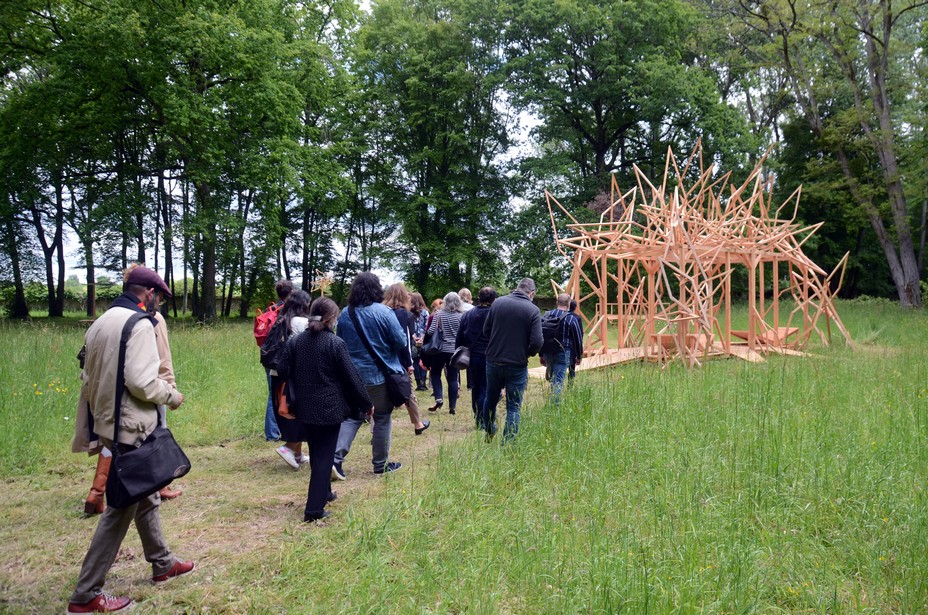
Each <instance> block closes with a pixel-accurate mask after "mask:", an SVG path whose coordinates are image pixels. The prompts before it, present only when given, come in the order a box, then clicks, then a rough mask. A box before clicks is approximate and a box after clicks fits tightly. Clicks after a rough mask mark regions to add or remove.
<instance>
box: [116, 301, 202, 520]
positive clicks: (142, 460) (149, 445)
mask: <svg viewBox="0 0 928 615" xmlns="http://www.w3.org/2000/svg"><path fill="white" fill-rule="evenodd" d="M147 317H148V315H147V314H141V313H139V314H133V315H132V316H130V317H129V320H128V321H126V324H125V326H124V327H123V328H122V337H121V338H120V340H119V364H118V367H117V370H118V371H117V374H116V413H115V417H114V420H115V423H114V425H113V462H112V466H110V475H109V477H107V479H106V503H107V504H109V505H110V506H112V507H113V508H127V507H129V506H132V505H133V504H135V503H136V502H138V501H139V500H141V499H143V498H146V497H148V496H149V495H151V494H152V493H154V492H156V491H159V490H161V488H162V487H167V486H168V485H169V484H170V483H171V481H173V480H174V479H175V478H180V477H181V476H184V475H185V474H187V472H189V471H190V460H189V459H188V458H187V455H185V454H184V451H183V450H181V448H180V446H179V445H178V444H177V442H176V441H175V440H174V436H173V435H172V434H171V432H170V430H169V429H168V428H167V427H160V426H159V427H157V428H155V430H154V431H153V432H152V433H151V435H149V436H148V437H147V438H145V439H144V440H143V441H142V443H141V444H140V445H139V446H138V448H135V449H132V450H130V451H125V452H122V453H120V452H119V449H120V448H122V447H121V446H120V445H119V419H120V414H121V412H120V410H121V407H122V393H123V389H124V388H125V383H126V381H125V373H124V371H125V367H126V342H128V340H129V335H130V334H131V333H132V329H133V328H134V327H135V325H136V323H138V321H139V320H141V319H143V318H147ZM158 424H159V425H160V424H161V421H159V423H158Z"/></svg>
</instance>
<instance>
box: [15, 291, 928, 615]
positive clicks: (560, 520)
mask: <svg viewBox="0 0 928 615" xmlns="http://www.w3.org/2000/svg"><path fill="white" fill-rule="evenodd" d="M839 311H840V313H841V315H842V317H843V319H844V322H845V324H846V325H847V326H848V328H849V329H850V330H851V332H852V335H853V336H854V338H855V340H856V342H855V345H856V346H857V348H856V349H849V348H846V347H844V345H843V343H837V344H835V345H834V346H833V347H831V348H829V349H824V348H821V347H813V348H812V349H811V356H808V357H805V358H792V357H789V358H784V357H777V356H771V357H769V359H768V361H767V362H766V363H763V364H749V363H744V362H741V361H737V360H719V361H710V362H708V363H707V364H706V365H704V366H703V367H701V368H698V369H694V370H687V369H685V368H683V367H682V366H680V365H677V364H671V365H669V366H666V367H664V368H661V367H660V366H657V365H650V364H631V365H626V366H621V367H617V368H614V369H610V370H606V371H600V372H584V373H581V374H579V375H578V378H577V380H576V381H575V382H574V383H573V385H572V386H571V388H570V389H569V391H568V393H567V394H566V396H565V399H564V401H563V403H562V405H561V406H560V407H554V406H553V405H551V404H550V403H547V402H546V401H545V395H544V394H543V390H541V389H540V386H539V384H538V383H537V382H536V383H532V384H531V385H530V391H529V397H528V401H527V404H526V408H525V410H524V413H523V421H522V426H521V432H520V434H519V437H518V438H517V440H516V441H514V442H512V443H510V444H507V445H502V444H501V442H500V440H499V439H497V440H495V441H493V442H492V443H490V444H487V443H486V442H484V440H483V438H482V437H481V436H480V435H479V434H477V433H474V434H472V435H469V436H467V437H465V438H464V439H463V440H460V439H452V440H449V441H446V442H444V443H443V444H442V445H441V446H440V447H439V450H438V453H437V454H438V458H437V463H436V464H434V465H435V468H436V469H435V471H434V472H433V473H432V474H430V475H425V474H424V473H423V472H421V471H419V472H416V471H414V467H412V464H410V466H411V467H410V468H408V469H405V468H404V471H401V472H399V473H397V474H396V475H393V476H389V477H385V480H384V481H383V485H382V486H383V489H382V490H381V489H377V490H376V494H377V495H376V496H375V497H358V494H355V495H354V497H352V498H350V500H351V501H350V502H341V500H340V501H339V502H338V503H337V504H338V507H337V513H338V514H337V515H336V517H333V519H334V521H333V522H331V523H330V524H329V525H328V527H324V528H323V527H319V528H302V527H300V528H298V529H297V528H296V527H295V526H294V527H293V529H292V530H288V531H287V532H286V533H285V534H284V535H281V536H279V537H278V543H279V545H278V547H277V548H276V549H271V556H270V559H268V556H267V553H264V554H263V555H262V557H261V558H250V559H243V560H241V561H240V563H236V564H235V565H234V566H233V568H232V570H231V574H232V576H233V578H232V579H231V580H230V579H221V580H219V579H217V581H216V582H217V583H219V584H220V585H219V586H218V587H219V590H218V591H223V592H224V594H223V595H225V596H227V597H226V598H224V608H225V609H226V610H229V611H234V612H264V611H267V610H269V609H271V608H273V609H283V610H287V609H291V610H293V612H318V613H341V612H349V613H411V612H421V613H487V614H490V613H494V614H495V613H574V612H583V613H618V612H629V613H647V612H655V613H664V612H687V613H690V612H692V613H695V612H700V613H701V612H719V613H735V612H739V613H740V612H784V613H787V612H821V613H833V612H912V613H914V612H924V611H928V549H926V545H928V499H926V491H925V489H926V478H928V441H926V440H928V380H926V376H928V368H926V360H925V350H924V340H925V339H928V317H926V316H925V315H924V314H923V313H920V312H905V311H901V310H899V309H897V308H896V307H895V306H893V305H892V304H888V303H884V302H850V303H842V304H840V305H839ZM171 326H172V330H171V335H172V346H173V349H174V355H175V363H176V369H177V372H178V379H179V384H180V388H181V390H183V391H184V393H185V394H187V395H188V399H189V403H188V404H185V405H184V407H182V409H181V410H180V411H179V412H176V413H174V414H172V415H171V417H170V419H169V421H170V422H171V424H172V426H173V427H174V428H175V429H176V430H178V432H179V434H180V435H179V437H180V438H181V439H182V441H183V442H184V443H185V446H187V445H190V446H195V445H196V444H197V443H204V444H205V443H215V442H217V441H222V440H225V439H232V438H239V437H243V436H250V437H254V438H260V437H261V435H262V425H263V408H264V400H265V395H266V393H265V391H266V389H265V380H264V373H263V370H262V369H261V368H260V366H259V365H258V363H257V360H256V353H257V351H256V348H255V347H254V342H253V341H252V339H251V336H250V331H249V327H248V325H247V323H235V324H226V325H220V326H217V327H213V328H205V329H204V328H198V327H195V326H181V327H177V326H176V325H175V323H171ZM81 333H82V330H81V329H79V328H77V327H72V328H67V327H63V326H42V325H27V326H11V325H0V335H2V337H3V339H4V341H6V342H7V343H6V347H7V348H8V353H7V357H6V360H5V361H3V362H2V364H0V383H2V386H3V390H4V391H5V392H6V394H5V395H4V396H3V400H2V401H0V419H2V427H3V428H2V429H0V470H2V471H4V472H6V473H7V474H10V473H12V474H30V475H36V476H39V475H41V473H42V472H45V471H48V470H53V471H56V470H60V469H62V468H64V469H65V470H67V469H68V467H69V466H68V463H69V462H68V461H63V460H62V457H63V455H65V456H66V454H64V453H62V451H63V450H66V444H67V440H68V439H69V438H70V432H71V430H72V429H73V423H72V422H70V421H69V420H65V418H64V417H66V416H68V417H71V416H72V415H73V407H74V404H75V403H76V397H77V384H76V383H77V374H78V370H77V365H76V361H75V360H74V358H73V357H74V354H75V353H76V352H77V349H78V348H79V346H80V339H81ZM33 385H35V386H33ZM55 389H58V390H55ZM65 389H66V390H65ZM40 390H41V393H42V394H41V395H39V394H37V393H38V392H39V391H40ZM438 433H440V432H436V433H435V434H433V435H432V437H440V436H439V435H438ZM71 457H77V456H71ZM404 461H408V459H404ZM75 468H76V469H75V472H78V471H79V472H81V473H82V474H84V475H85V474H86V471H87V466H86V460H83V462H80V463H76V464H75ZM242 588H247V590H243V589H242ZM196 591H202V592H206V594H208V593H209V591H208V590H207V589H196V590H192V592H191V595H190V596H188V598H189V599H190V600H192V601H191V602H190V603H189V604H190V605H191V608H192V609H193V610H196V608H197V607H196V605H197V604H198V603H197V601H196V600H197V598H196V596H197V594H196ZM204 595H205V594H204ZM204 600H205V598H204Z"/></svg>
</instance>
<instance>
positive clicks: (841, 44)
mask: <svg viewBox="0 0 928 615" xmlns="http://www.w3.org/2000/svg"><path fill="white" fill-rule="evenodd" d="M924 6H926V3H925V2H924V1H919V0H908V1H906V2H901V3H896V4H894V3H893V2H892V0H879V2H870V1H869V0H856V1H854V2H830V1H828V2H826V1H820V0H816V1H812V2H802V3H800V2H798V1H797V0H777V1H772V2H767V1H765V2H749V1H747V0H738V1H736V2H731V3H730V4H728V5H727V8H728V10H729V11H730V12H731V14H732V15H734V16H735V17H736V18H737V19H740V20H741V21H742V22H743V23H745V24H747V25H749V26H750V27H752V28H754V29H755V30H756V31H758V32H760V33H762V34H763V35H764V38H765V46H764V47H762V48H756V49H754V50H753V51H754V53H755V54H756V55H757V57H758V59H759V61H760V62H762V63H763V65H764V67H765V68H770V67H773V66H776V67H779V68H781V69H782V70H783V71H784V74H785V75H786V76H787V78H788V80H789V84H790V90H791V92H792V94H793V96H794V98H795V100H796V103H797V105H798V108H799V110H800V112H801V113H802V115H803V117H804V118H805V121H806V122H807V123H808V125H809V126H810V127H811V129H812V130H813V131H814V133H815V135H816V137H817V138H818V139H819V140H820V141H821V142H822V143H823V144H827V146H828V149H829V150H830V153H831V155H832V156H834V158H835V160H836V161H837V163H838V165H839V168H840V169H841V172H842V174H843V175H844V178H845V180H846V182H847V188H848V190H849V191H850V193H851V195H852V196H853V199H854V201H855V202H856V203H857V205H858V207H859V208H860V209H861V211H862V212H863V213H864V215H865V216H866V217H867V219H868V220H869V223H870V225H871V227H872V229H873V231H874V233H875V234H876V237H877V240H878V242H879V244H880V246H881V248H882V250H883V253H884V256H885V258H886V262H887V264H888V266H889V271H890V274H891V276H892V279H893V283H894V285H895V287H896V292H897V294H898V297H899V301H900V304H901V305H903V306H907V307H919V306H920V305H921V300H922V299H921V289H920V285H919V267H918V261H917V258H916V255H915V243H914V239H913V234H912V228H911V227H912V225H911V222H910V211H909V207H908V202H907V197H906V190H905V186H904V184H903V177H904V176H905V169H903V168H902V167H901V163H900V160H901V158H900V155H899V151H900V143H899V139H898V135H899V134H901V133H902V132H904V130H903V129H902V127H901V126H900V124H899V120H898V119H897V118H896V115H895V114H896V113H897V111H896V110H897V109H898V108H899V107H902V106H904V105H905V104H906V102H907V101H911V100H912V98H911V94H912V83H913V81H912V76H913V72H912V70H911V67H907V66H906V64H905V63H904V62H902V61H901V58H904V57H906V54H905V53H904V52H903V50H902V40H901V39H903V38H906V37H904V36H903V37H901V36H900V30H901V31H902V32H903V33H905V32H906V31H909V32H911V30H912V29H913V28H916V29H917V28H918V27H920V22H919V21H918V20H917V19H916V17H915V15H916V10H917V9H920V8H922V7H924ZM909 38H911V37H909ZM920 55H921V56H922V57H923V56H924V54H920ZM922 61H924V60H922ZM839 90H844V91H845V92H847V93H848V95H849V96H848V101H849V102H848V103H847V105H846V106H845V107H844V108H842V109H841V110H840V113H836V112H832V113H828V112H827V107H828V106H829V105H830V104H832V102H833V101H834V100H835V93H836V91H839ZM855 155H859V156H865V157H869V158H871V159H872V160H873V161H875V162H876V163H878V171H879V173H880V175H881V178H882V185H881V188H882V192H883V195H884V196H883V198H884V199H885V201H883V202H884V203H885V207H884V206H883V204H882V203H881V201H880V200H878V198H879V194H875V193H874V192H873V191H872V190H871V189H870V187H869V186H868V183H867V176H866V175H861V172H860V169H862V168H863V169H866V168H868V165H859V164H857V163H856V162H855Z"/></svg>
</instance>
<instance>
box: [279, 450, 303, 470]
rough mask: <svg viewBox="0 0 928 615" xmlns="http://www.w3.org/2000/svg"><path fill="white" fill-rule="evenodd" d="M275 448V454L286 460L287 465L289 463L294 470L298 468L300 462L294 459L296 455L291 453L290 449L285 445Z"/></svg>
mask: <svg viewBox="0 0 928 615" xmlns="http://www.w3.org/2000/svg"><path fill="white" fill-rule="evenodd" d="M276 450H277V454H278V455H280V456H281V457H282V458H283V460H284V461H286V462H287V465H289V466H290V467H291V468H293V469H294V470H299V469H300V462H298V461H297V460H296V455H294V454H293V451H291V450H290V449H289V448H287V447H286V446H278V447H277V449H276Z"/></svg>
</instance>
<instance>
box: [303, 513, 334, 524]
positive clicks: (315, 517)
mask: <svg viewBox="0 0 928 615" xmlns="http://www.w3.org/2000/svg"><path fill="white" fill-rule="evenodd" d="M331 516H332V511H330V510H324V511H322V514H321V515H303V523H315V522H316V521H322V520H323V519H328V518H329V517H331Z"/></svg>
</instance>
